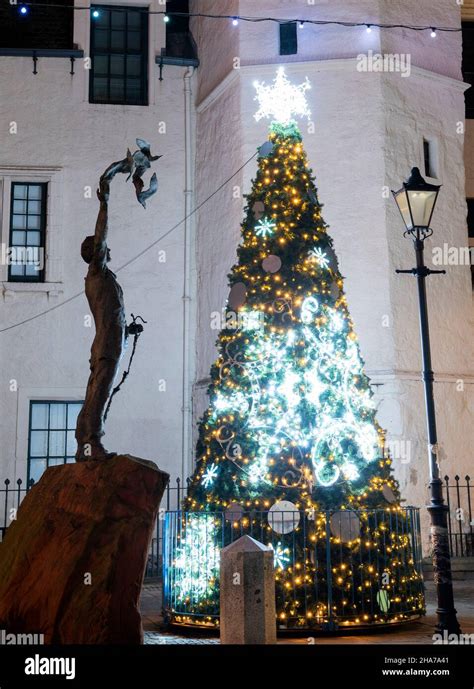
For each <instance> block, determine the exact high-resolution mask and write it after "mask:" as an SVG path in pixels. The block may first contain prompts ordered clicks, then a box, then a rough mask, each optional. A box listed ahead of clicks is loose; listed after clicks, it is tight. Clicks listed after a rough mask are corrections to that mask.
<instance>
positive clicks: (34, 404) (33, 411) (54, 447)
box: [27, 400, 83, 482]
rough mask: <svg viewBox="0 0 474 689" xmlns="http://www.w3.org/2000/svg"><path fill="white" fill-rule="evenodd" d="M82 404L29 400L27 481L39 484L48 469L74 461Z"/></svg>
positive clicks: (76, 402)
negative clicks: (77, 427)
mask: <svg viewBox="0 0 474 689" xmlns="http://www.w3.org/2000/svg"><path fill="white" fill-rule="evenodd" d="M82 405H83V402H78V401H49V400H44V401H43V400H42V401H36V400H35V401H30V423H29V426H30V427H29V439H28V478H27V480H28V481H29V480H30V479H34V481H35V482H36V481H38V480H39V479H40V478H41V475H42V474H43V472H44V471H45V470H46V469H47V468H48V467H50V466H55V465H57V464H66V463H68V464H69V463H72V462H74V461H75V454H76V447H77V445H76V438H75V429H76V421H77V416H78V414H79V412H80V410H81V407H82Z"/></svg>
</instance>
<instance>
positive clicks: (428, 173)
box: [423, 139, 435, 177]
mask: <svg viewBox="0 0 474 689" xmlns="http://www.w3.org/2000/svg"><path fill="white" fill-rule="evenodd" d="M423 157H424V163H425V177H434V176H435V175H433V169H432V164H431V146H430V142H429V141H428V139H423Z"/></svg>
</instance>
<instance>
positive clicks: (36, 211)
mask: <svg viewBox="0 0 474 689" xmlns="http://www.w3.org/2000/svg"><path fill="white" fill-rule="evenodd" d="M47 196H48V185H47V183H46V182H44V183H43V182H42V183H31V182H13V183H12V188H11V205H10V243H9V250H10V256H9V265H8V280H9V281H10V282H44V273H45V271H44V263H45V246H46V202H47Z"/></svg>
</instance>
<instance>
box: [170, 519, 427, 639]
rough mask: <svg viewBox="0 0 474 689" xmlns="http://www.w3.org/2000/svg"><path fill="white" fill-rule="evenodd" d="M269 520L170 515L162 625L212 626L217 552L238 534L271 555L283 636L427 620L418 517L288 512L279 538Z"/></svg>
mask: <svg viewBox="0 0 474 689" xmlns="http://www.w3.org/2000/svg"><path fill="white" fill-rule="evenodd" d="M341 515H342V516H343V517H347V516H348V515H349V516H351V517H352V521H350V520H349V522H348V520H347V519H341V518H340V516H341ZM272 518H273V519H274V517H272V515H271V513H269V512H259V513H256V512H252V513H247V514H246V513H244V514H242V515H241V516H240V518H239V520H238V521H236V522H232V521H231V520H229V519H226V515H225V514H223V513H188V512H174V513H168V514H167V517H166V523H165V532H164V543H165V548H164V565H165V566H164V608H165V614H166V617H167V620H168V621H169V622H170V623H172V624H175V625H185V626H199V627H207V628H217V627H218V626H219V551H220V548H222V547H224V546H226V545H228V544H229V543H232V542H233V541H235V540H236V539H237V538H239V537H240V536H241V535H244V534H249V535H251V536H252V537H254V538H256V539H258V540H259V541H261V542H262V543H265V544H267V545H271V546H272V547H273V550H274V565H275V584H276V609H277V620H276V624H277V628H278V629H279V630H281V631H284V630H302V631H303V630H307V629H314V630H321V631H336V630H340V631H342V630H344V629H355V628H364V627H377V628H382V627H384V626H386V625H389V626H394V625H396V624H401V623H405V622H409V621H416V620H417V619H419V618H420V617H421V616H422V615H424V614H425V601H424V586H423V580H422V576H421V548H420V539H419V517H418V510H417V509H416V508H411V507H409V508H401V507H399V506H394V507H391V508H387V509H376V510H359V511H357V512H355V511H350V512H349V511H346V512H345V513H344V512H341V511H339V512H334V511H333V512H329V511H328V512H325V513H320V514H315V515H311V514H309V515H308V514H307V513H304V512H301V513H293V515H290V516H289V518H288V516H287V518H286V519H285V522H284V528H283V529H282V528H280V527H278V525H276V528H277V531H275V530H274V528H272V526H273V527H275V522H274V521H273V522H272ZM291 520H293V523H292V522H291ZM282 523H283V522H282ZM348 523H350V524H352V526H350V529H352V531H353V533H351V531H350V529H349V531H348V526H347V525H348ZM288 524H289V526H288ZM285 525H286V527H285ZM292 525H294V526H295V528H292ZM341 525H342V527H341ZM285 528H286V533H282V530H283V531H284V530H285ZM338 531H342V532H341V533H340V534H339V535H337V532H338ZM335 532H336V535H334V533H335ZM348 538H350V539H352V540H348Z"/></svg>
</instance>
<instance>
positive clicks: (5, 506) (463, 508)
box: [0, 475, 474, 579]
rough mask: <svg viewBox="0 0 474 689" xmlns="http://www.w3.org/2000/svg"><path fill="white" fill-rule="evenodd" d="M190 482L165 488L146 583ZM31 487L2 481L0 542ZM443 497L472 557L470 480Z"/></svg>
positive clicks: (155, 573)
mask: <svg viewBox="0 0 474 689" xmlns="http://www.w3.org/2000/svg"><path fill="white" fill-rule="evenodd" d="M189 482H190V479H189V478H188V479H185V480H182V479H180V478H173V479H171V480H170V482H169V483H168V485H167V487H166V491H165V495H164V497H163V500H162V502H161V508H160V513H159V515H158V519H157V523H156V529H155V534H154V536H153V539H152V543H151V547H150V554H149V557H148V563H147V568H146V574H145V578H146V579H155V578H159V577H161V567H162V561H163V560H162V554H163V523H164V519H165V514H166V512H170V511H175V510H178V509H179V508H180V507H181V505H182V501H183V499H184V497H185V496H186V492H187V488H188V485H189ZM33 485H34V481H33V479H31V480H30V481H29V482H28V483H27V482H26V481H23V480H22V479H18V480H17V481H11V480H10V479H4V481H2V482H0V541H1V540H2V539H3V536H4V535H5V531H6V529H7V527H8V526H9V524H11V522H12V521H13V520H14V519H15V517H16V511H17V510H18V507H19V506H20V503H21V501H22V500H23V498H24V496H25V495H26V493H27V492H28V491H29V489H30V488H31V487H32V486H33ZM444 497H445V500H446V504H447V505H448V507H449V518H448V527H449V546H450V550H451V556H452V557H473V556H474V505H473V497H472V483H471V477H470V476H465V477H464V479H461V477H460V476H458V475H456V476H454V479H453V480H451V479H450V478H449V477H448V476H445V477H444Z"/></svg>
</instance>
